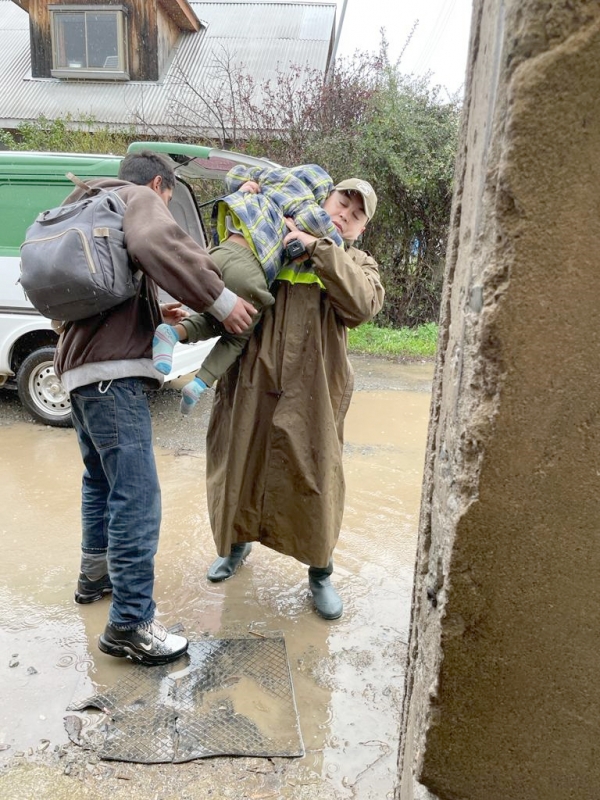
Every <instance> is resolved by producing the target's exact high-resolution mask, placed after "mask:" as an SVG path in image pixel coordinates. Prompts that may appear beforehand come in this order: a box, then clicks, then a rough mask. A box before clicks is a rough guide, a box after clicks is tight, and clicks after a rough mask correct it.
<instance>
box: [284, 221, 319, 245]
mask: <svg viewBox="0 0 600 800" xmlns="http://www.w3.org/2000/svg"><path fill="white" fill-rule="evenodd" d="M285 224H286V225H287V226H288V228H289V229H290V232H289V233H286V235H285V236H284V237H283V246H284V247H286V246H287V245H288V244H289V243H290V242H291V241H292V239H299V240H300V241H301V242H302V244H303V245H304V247H308V246H309V245H311V244H312V243H313V242H316V241H317V237H316V236H312V235H311V234H310V233H306V231H301V230H300V229H299V228H297V227H296V223H295V222H294V220H293V219H292V218H291V217H285Z"/></svg>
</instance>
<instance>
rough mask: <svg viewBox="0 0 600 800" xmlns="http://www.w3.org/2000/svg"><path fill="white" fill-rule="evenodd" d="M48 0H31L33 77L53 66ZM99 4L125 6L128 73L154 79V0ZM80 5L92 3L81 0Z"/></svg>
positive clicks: (60, 1) (58, 1)
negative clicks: (126, 13)
mask: <svg viewBox="0 0 600 800" xmlns="http://www.w3.org/2000/svg"><path fill="white" fill-rule="evenodd" d="M49 4H50V2H49V0H30V3H29V25H30V37H31V71H32V75H33V77H34V78H49V77H51V70H52V38H51V29H50V12H49V10H48V5H49ZM51 4H52V5H72V4H73V0H51ZM101 4H102V5H117V6H123V7H125V8H126V9H127V12H128V18H127V30H128V49H129V77H130V79H131V80H140V81H155V80H158V76H159V66H158V65H159V61H158V11H157V3H156V0H102V3H101ZM81 5H94V3H93V2H92V0H87V1H86V0H82V2H81Z"/></svg>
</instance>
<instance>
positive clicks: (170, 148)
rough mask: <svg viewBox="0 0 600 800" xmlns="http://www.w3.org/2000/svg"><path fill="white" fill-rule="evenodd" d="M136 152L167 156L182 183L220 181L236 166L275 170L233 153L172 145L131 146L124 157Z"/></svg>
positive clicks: (268, 164) (263, 160) (264, 161)
mask: <svg viewBox="0 0 600 800" xmlns="http://www.w3.org/2000/svg"><path fill="white" fill-rule="evenodd" d="M140 150H154V151H156V152H157V153H162V154H163V155H165V156H168V157H169V158H170V159H171V161H172V162H173V168H174V169H175V172H176V173H177V175H178V177H180V178H183V179H184V180H186V179H187V180H224V179H225V175H226V174H227V173H228V172H229V170H230V169H232V167H235V166H236V164H245V165H246V166H249V167H278V166H279V164H276V163H275V162H273V161H268V160H267V159H266V158H256V157H254V156H249V155H246V153H237V152H235V151H233V150H219V149H218V148H216V147H204V146H202V145H198V144H183V143H175V142H132V143H131V144H130V145H129V147H128V148H127V152H128V153H136V152H139V151H140Z"/></svg>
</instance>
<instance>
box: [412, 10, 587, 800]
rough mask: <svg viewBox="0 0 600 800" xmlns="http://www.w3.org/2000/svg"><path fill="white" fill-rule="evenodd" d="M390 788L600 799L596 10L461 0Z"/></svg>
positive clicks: (512, 799) (473, 799)
mask: <svg viewBox="0 0 600 800" xmlns="http://www.w3.org/2000/svg"><path fill="white" fill-rule="evenodd" d="M446 270H447V272H446V283H445V289H444V298H443V304H442V316H441V331H440V349H439V355H438V362H437V366H436V377H435V380H434V393H433V402H432V412H431V422H430V431H429V443H428V455H427V463H426V470H425V479H424V488H423V501H422V512H421V521H420V534H419V546H418V555H417V565H416V573H415V589H414V602H413V618H412V630H411V641H410V646H409V665H408V678H407V684H406V697H405V703H404V710H403V730H402V744H401V751H400V760H399V771H400V775H401V786H400V789H399V791H398V793H397V797H399V798H401V800H417V799H418V800H431V798H433V797H435V796H437V797H439V798H440V800H459V799H460V800H534V798H535V800H565V799H566V798H576V799H577V800H585V799H586V798H589V799H590V800H597V798H598V796H600V788H599V787H600V758H598V757H597V750H598V748H599V747H600V744H599V743H600V2H598V0H588V1H586V0H505V2H502V0H475V4H474V12H473V26H472V33H471V50H470V58H469V68H468V78H467V93H466V100H465V115H464V121H463V132H462V149H461V152H460V154H459V158H458V163H457V181H456V191H455V198H454V206H453V217H452V225H451V236H450V246H449V254H448V261H447V267H446Z"/></svg>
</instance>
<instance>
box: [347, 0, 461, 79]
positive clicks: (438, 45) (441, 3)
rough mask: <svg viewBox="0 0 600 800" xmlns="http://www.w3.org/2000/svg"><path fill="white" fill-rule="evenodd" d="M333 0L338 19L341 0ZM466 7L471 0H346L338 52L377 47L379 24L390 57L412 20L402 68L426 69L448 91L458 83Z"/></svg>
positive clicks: (395, 53)
mask: <svg viewBox="0 0 600 800" xmlns="http://www.w3.org/2000/svg"><path fill="white" fill-rule="evenodd" d="M335 2H337V6H338V13H337V21H338V24H339V22H340V19H341V14H342V7H343V4H344V3H343V0H335ZM471 7H472V0H347V6H346V15H345V18H344V24H343V28H342V35H341V38H340V43H339V47H338V55H349V54H351V53H353V52H354V51H355V50H356V49H359V50H377V49H378V45H379V41H380V33H379V32H380V29H381V28H382V27H383V28H385V29H386V38H387V40H388V42H389V44H390V56H391V58H392V60H393V59H396V58H397V57H398V56H399V55H400V52H401V50H402V48H403V46H404V44H405V42H406V40H407V38H408V36H409V34H410V31H411V29H412V27H413V25H414V24H415V23H417V27H416V29H415V32H414V35H413V37H412V39H411V41H410V43H409V45H408V47H407V49H406V51H405V53H404V55H403V57H402V60H401V62H400V65H401V69H402V71H403V72H405V73H415V74H419V75H420V74H424V73H426V72H428V71H431V72H432V73H433V76H432V82H433V83H435V84H439V85H441V86H444V87H446V88H447V90H448V91H449V92H450V93H451V94H453V93H455V92H456V91H459V90H461V89H462V87H463V83H464V78H465V69H466V64H467V52H468V47H469V30H470V25H471Z"/></svg>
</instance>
